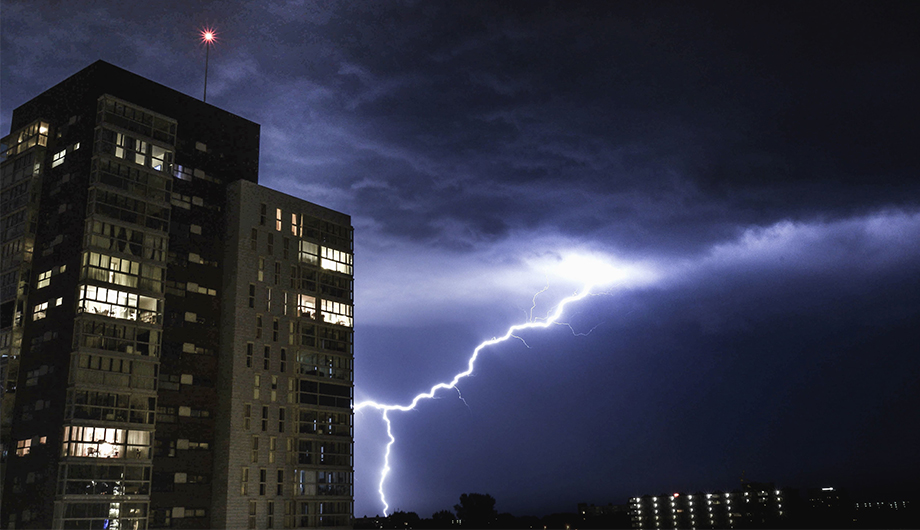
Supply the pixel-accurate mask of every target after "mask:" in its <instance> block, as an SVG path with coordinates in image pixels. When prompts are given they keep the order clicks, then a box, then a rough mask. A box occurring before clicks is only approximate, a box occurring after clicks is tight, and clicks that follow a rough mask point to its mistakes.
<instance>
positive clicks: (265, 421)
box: [262, 405, 268, 432]
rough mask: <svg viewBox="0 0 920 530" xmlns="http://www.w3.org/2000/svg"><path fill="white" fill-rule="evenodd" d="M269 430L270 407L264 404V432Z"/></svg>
mask: <svg viewBox="0 0 920 530" xmlns="http://www.w3.org/2000/svg"><path fill="white" fill-rule="evenodd" d="M267 430H268V407H267V406H265V405H263V406H262V432H266V431H267Z"/></svg>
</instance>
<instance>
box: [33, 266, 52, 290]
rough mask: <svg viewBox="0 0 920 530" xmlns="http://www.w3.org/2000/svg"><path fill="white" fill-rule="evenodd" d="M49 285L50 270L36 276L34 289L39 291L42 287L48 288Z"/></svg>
mask: <svg viewBox="0 0 920 530" xmlns="http://www.w3.org/2000/svg"><path fill="white" fill-rule="evenodd" d="M50 284H51V270H50V269H49V270H47V271H45V272H43V273H41V274H39V275H38V283H37V284H35V288H36V289H41V288H42V287H48V286H49V285H50Z"/></svg>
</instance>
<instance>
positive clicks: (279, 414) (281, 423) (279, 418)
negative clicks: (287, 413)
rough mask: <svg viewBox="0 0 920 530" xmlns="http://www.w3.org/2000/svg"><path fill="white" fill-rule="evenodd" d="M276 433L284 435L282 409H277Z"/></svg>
mask: <svg viewBox="0 0 920 530" xmlns="http://www.w3.org/2000/svg"><path fill="white" fill-rule="evenodd" d="M278 432H280V433H284V407H279V408H278Z"/></svg>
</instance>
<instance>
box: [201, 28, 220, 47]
mask: <svg viewBox="0 0 920 530" xmlns="http://www.w3.org/2000/svg"><path fill="white" fill-rule="evenodd" d="M215 40H217V32H216V31H214V30H213V29H211V28H205V29H203V30H201V42H204V43H205V44H211V43H212V42H214V41H215Z"/></svg>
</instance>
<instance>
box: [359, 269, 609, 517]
mask: <svg viewBox="0 0 920 530" xmlns="http://www.w3.org/2000/svg"><path fill="white" fill-rule="evenodd" d="M578 261H579V260H576V262H578ZM563 263H566V262H565V261H563ZM579 264H580V265H581V266H582V267H583V269H582V271H583V272H582V274H581V275H580V277H581V279H582V280H584V279H586V277H587V278H589V279H590V281H593V282H596V283H589V284H587V285H586V286H585V287H584V288H583V289H582V290H581V292H577V293H575V294H573V295H571V296H569V297H567V298H564V299H562V301H560V302H559V303H558V304H557V305H556V307H555V310H553V311H552V312H551V314H550V315H549V316H547V317H546V318H543V319H538V320H535V319H533V316H532V315H533V308H531V310H530V315H529V316H528V320H527V322H524V323H523V324H515V325H514V326H511V327H510V328H508V330H507V331H506V332H505V334H504V335H502V336H501V337H493V338H492V339H490V340H487V341H484V342H482V343H481V344H479V346H477V347H476V349H475V350H473V354H472V355H471V356H470V359H469V362H468V363H467V368H466V370H464V371H462V372H460V373H458V374H456V375H455V376H454V378H453V379H451V381H450V382H449V383H438V384H436V385H434V386H433V387H431V388H430V389H429V390H428V392H424V393H421V394H418V395H417V396H415V398H413V399H412V401H411V402H410V403H409V404H408V405H387V404H383V403H377V402H375V401H362V402H360V403H358V404H356V405H355V410H356V411H360V410H362V409H365V408H374V409H377V410H380V411H382V415H381V417H382V418H383V421H384V422H386V426H387V437H388V438H389V441H388V442H387V445H386V452H385V453H384V457H383V468H382V469H381V470H380V483H379V486H378V488H377V492H378V493H379V494H380V502H382V503H383V515H384V516H386V515H387V512H388V510H389V508H390V506H389V504H387V500H386V494H385V492H384V489H383V485H384V483H385V482H386V478H387V475H388V474H389V473H390V469H391V468H390V449H391V448H392V447H393V444H394V443H396V437H395V436H393V426H392V424H391V423H390V417H389V413H390V412H393V411H396V412H406V411H410V410H412V409H414V408H415V406H416V405H418V403H419V401H422V400H423V399H431V398H433V397H434V395H435V393H437V391H438V390H442V389H451V388H452V389H455V390H457V393H458V395H459V393H460V390H459V389H458V388H457V383H459V382H460V380H461V379H463V378H464V377H467V376H469V375H470V374H472V373H473V367H474V365H475V364H476V359H477V358H478V357H479V353H480V352H481V351H482V350H483V348H486V347H488V346H492V345H495V344H498V343H500V342H505V341H507V340H508V339H512V338H514V339H518V340H520V341H521V342H524V339H523V338H521V337H520V336H518V335H517V333H518V332H520V331H524V330H527V329H534V328H548V327H549V326H552V325H554V324H559V325H568V324H564V323H562V322H559V319H560V318H561V317H562V314H563V312H564V311H565V308H566V306H567V305H569V304H570V303H572V302H577V301H579V300H581V299H583V298H585V297H586V296H588V295H589V294H590V293H591V289H592V288H594V287H596V286H597V285H603V284H607V283H611V282H612V281H616V280H617V279H619V278H621V277H622V275H623V273H622V272H621V271H619V270H618V269H617V268H615V267H613V266H610V265H608V266H607V267H604V266H602V265H603V264H601V263H599V262H597V261H594V260H581V261H580V263H579ZM572 266H573V265H572V264H571V263H569V264H568V265H564V267H572ZM586 266H587V267H586ZM544 291H545V289H544ZM540 292H543V291H540ZM537 294H538V295H539V294H540V293H537ZM534 305H536V295H535V296H534ZM570 328H571V327H570ZM524 345H525V346H526V345H527V343H526V342H524ZM460 399H461V400H463V396H462V395H460ZM463 402H464V403H466V401H465V400H464V401H463Z"/></svg>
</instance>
